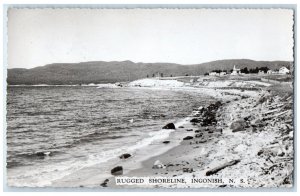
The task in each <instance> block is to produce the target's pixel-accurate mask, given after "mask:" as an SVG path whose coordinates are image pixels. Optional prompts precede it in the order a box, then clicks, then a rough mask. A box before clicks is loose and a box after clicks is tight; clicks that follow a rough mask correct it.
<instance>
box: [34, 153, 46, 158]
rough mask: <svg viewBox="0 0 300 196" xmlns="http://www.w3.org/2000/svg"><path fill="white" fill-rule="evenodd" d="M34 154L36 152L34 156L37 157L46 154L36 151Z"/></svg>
mask: <svg viewBox="0 0 300 196" xmlns="http://www.w3.org/2000/svg"><path fill="white" fill-rule="evenodd" d="M35 154H36V156H38V157H43V156H46V155H45V154H44V152H37V153H35Z"/></svg>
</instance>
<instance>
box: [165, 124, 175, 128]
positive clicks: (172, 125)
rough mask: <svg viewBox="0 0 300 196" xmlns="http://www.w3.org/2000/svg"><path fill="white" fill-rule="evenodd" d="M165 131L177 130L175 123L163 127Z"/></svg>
mask: <svg viewBox="0 0 300 196" xmlns="http://www.w3.org/2000/svg"><path fill="white" fill-rule="evenodd" d="M163 129H176V128H175V125H174V123H169V124H167V125H166V126H164V127H163Z"/></svg>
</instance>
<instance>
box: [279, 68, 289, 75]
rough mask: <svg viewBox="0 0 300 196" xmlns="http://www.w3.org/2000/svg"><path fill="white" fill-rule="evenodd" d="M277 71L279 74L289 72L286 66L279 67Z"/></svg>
mask: <svg viewBox="0 0 300 196" xmlns="http://www.w3.org/2000/svg"><path fill="white" fill-rule="evenodd" d="M279 73H280V74H288V73H290V70H289V69H288V68H286V67H281V68H280V69H279Z"/></svg>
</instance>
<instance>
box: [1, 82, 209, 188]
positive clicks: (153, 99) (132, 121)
mask: <svg viewBox="0 0 300 196" xmlns="http://www.w3.org/2000/svg"><path fill="white" fill-rule="evenodd" d="M210 100H211V98H209V97H207V96H205V95H201V94H199V93H197V92H194V91H183V90H170V89H169V90H163V89H161V90H159V89H155V90H153V89H142V88H102V89H98V88H96V87H81V86H62V87H59V86H14V87H12V86H10V87H8V88H7V117H6V120H7V132H6V140H7V166H6V167H7V182H8V185H9V186H51V182H53V181H54V180H57V179H60V178H63V177H64V176H66V175H69V174H72V173H73V172H76V171H78V170H80V169H82V168H85V167H89V166H92V165H95V164H99V163H103V164H105V163H107V162H109V160H111V159H113V158H116V157H118V156H120V155H121V154H122V153H128V152H130V153H134V151H135V150H137V149H140V148H144V147H147V145H150V144H151V143H152V142H155V140H159V139H161V138H165V137H167V136H168V134H169V133H170V131H166V130H161V128H162V126H163V125H165V124H167V123H169V122H178V121H180V120H181V119H183V118H184V117H186V116H188V115H189V114H190V113H191V112H192V110H193V109H195V108H197V107H199V106H202V105H204V104H206V103H207V102H209V101H210Z"/></svg>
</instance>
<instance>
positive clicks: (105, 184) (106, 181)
mask: <svg viewBox="0 0 300 196" xmlns="http://www.w3.org/2000/svg"><path fill="white" fill-rule="evenodd" d="M108 182H109V179H106V180H104V182H103V183H101V184H100V186H102V187H107V183H108Z"/></svg>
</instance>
